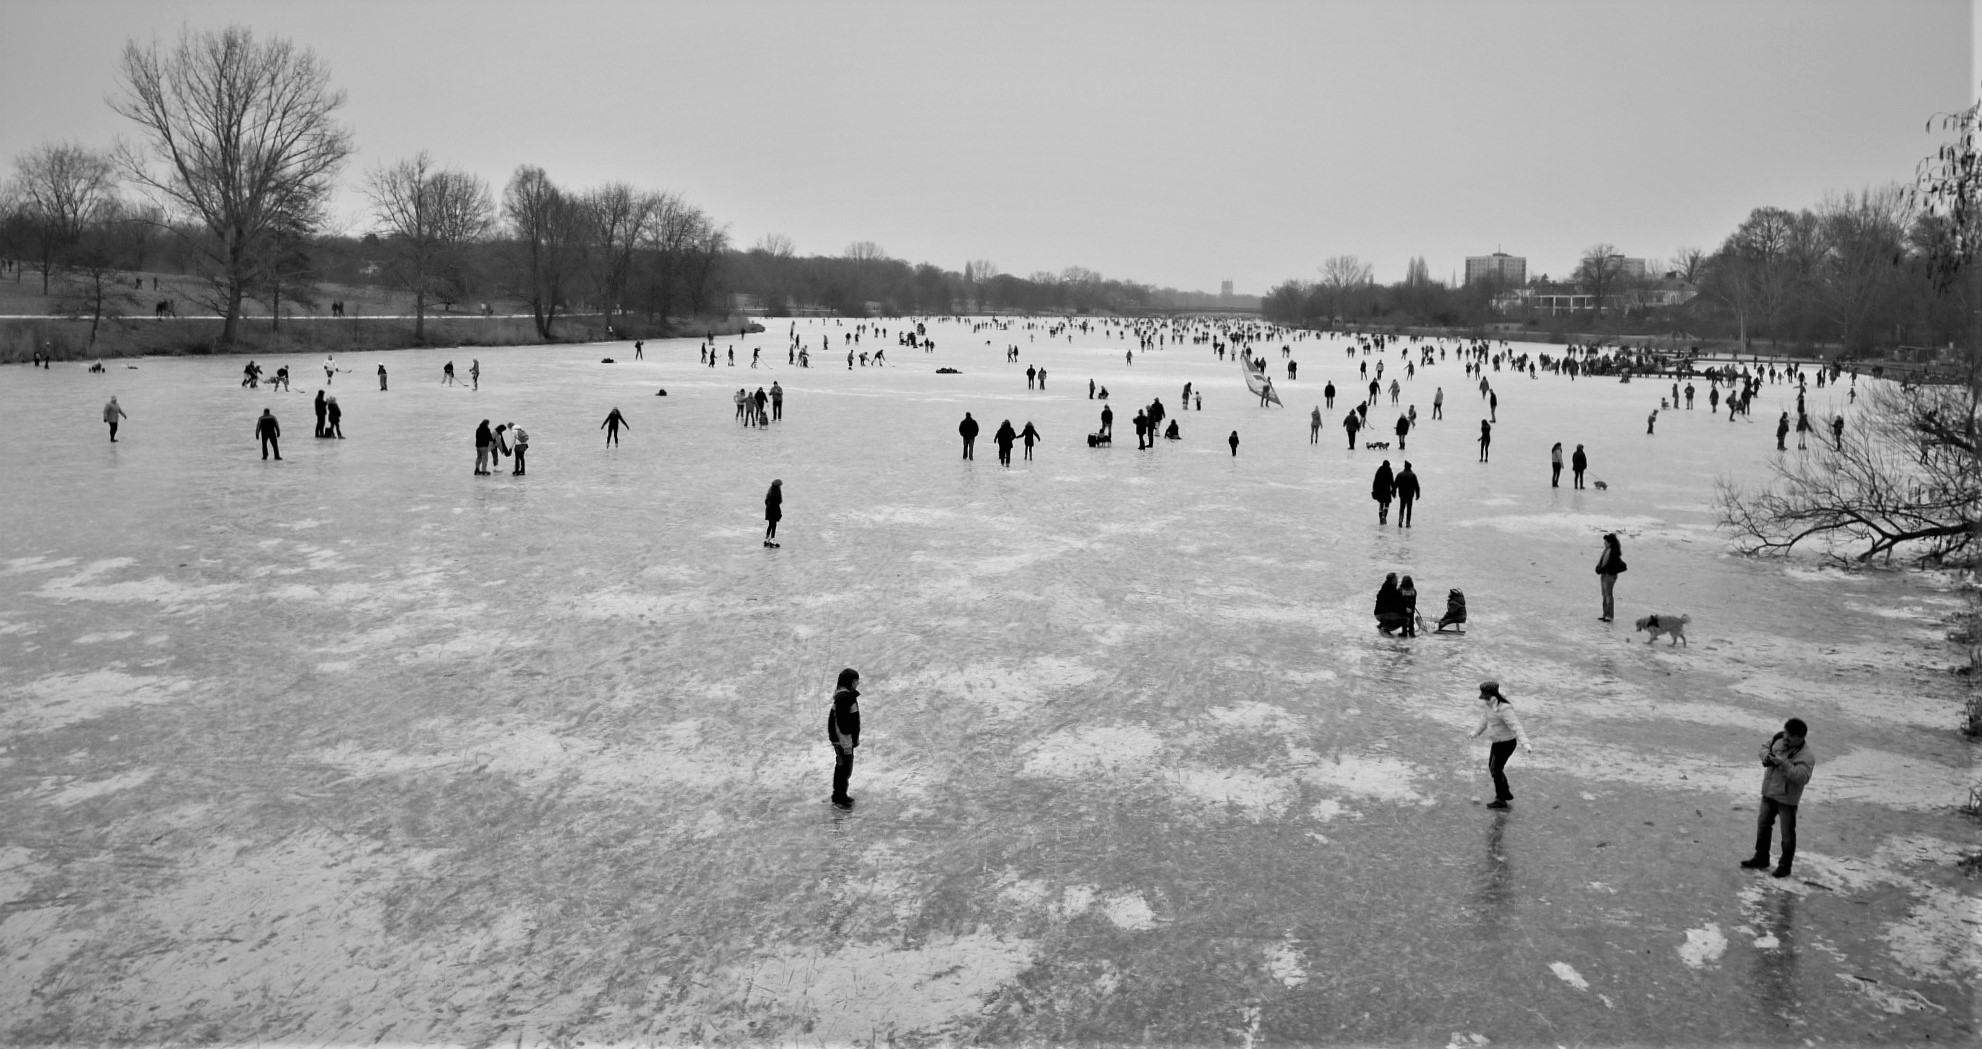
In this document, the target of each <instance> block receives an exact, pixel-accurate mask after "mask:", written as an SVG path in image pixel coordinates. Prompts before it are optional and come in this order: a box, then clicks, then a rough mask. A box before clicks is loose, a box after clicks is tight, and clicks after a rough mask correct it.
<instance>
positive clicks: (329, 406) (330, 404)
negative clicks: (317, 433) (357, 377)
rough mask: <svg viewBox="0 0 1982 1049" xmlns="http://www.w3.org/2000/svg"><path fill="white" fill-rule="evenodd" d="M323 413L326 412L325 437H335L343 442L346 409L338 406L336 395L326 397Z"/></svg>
mask: <svg viewBox="0 0 1982 1049" xmlns="http://www.w3.org/2000/svg"><path fill="white" fill-rule="evenodd" d="M323 411H324V416H323V418H324V422H323V435H324V436H325V437H335V438H337V439H338V440H340V441H341V440H343V439H344V409H342V408H340V407H338V406H337V397H336V395H334V394H331V395H326V396H325V397H324V399H323Z"/></svg>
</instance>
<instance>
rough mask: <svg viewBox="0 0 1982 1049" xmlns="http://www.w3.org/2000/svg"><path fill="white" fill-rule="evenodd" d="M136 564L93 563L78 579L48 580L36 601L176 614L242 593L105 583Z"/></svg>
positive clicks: (144, 582)
mask: <svg viewBox="0 0 1982 1049" xmlns="http://www.w3.org/2000/svg"><path fill="white" fill-rule="evenodd" d="M136 563H137V561H136V560H135V559H133V558H129V557H112V558H107V559H105V560H102V561H93V562H91V563H90V564H88V565H86V566H85V567H84V568H83V570H82V571H80V572H77V573H76V574H74V575H71V576H64V577H62V578H60V579H50V580H48V581H47V582H45V583H43V584H41V586H40V588H38V589H36V590H34V591H33V593H34V595H35V596H36V597H41V598H46V599H48V600H50V601H103V602H111V603H131V602H152V603H156V604H161V605H164V606H166V607H167V608H169V609H174V610H176V609H179V608H182V607H184V606H186V605H191V604H195V603H197V602H200V601H210V600H213V599H215V598H219V597H223V596H225V595H227V594H231V593H233V592H234V591H236V590H238V589H240V584H238V583H213V584H209V585H206V586H199V585H194V584H188V583H175V582H173V581H172V580H170V579H166V578H165V577H163V576H152V577H150V578H149V579H127V580H124V581H122V582H115V583H106V582H102V581H101V580H102V577H103V576H105V575H107V574H109V573H111V572H115V571H117V570H118V569H121V568H128V567H129V566H131V565H134V564H136Z"/></svg>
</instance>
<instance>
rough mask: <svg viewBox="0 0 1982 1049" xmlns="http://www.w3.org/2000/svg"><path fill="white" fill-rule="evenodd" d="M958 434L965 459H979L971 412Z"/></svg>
mask: <svg viewBox="0 0 1982 1049" xmlns="http://www.w3.org/2000/svg"><path fill="white" fill-rule="evenodd" d="M1103 414H1106V413H1105V412H1104V413H1103ZM957 433H958V434H959V435H960V436H962V437H963V457H964V458H966V459H975V458H977V456H976V455H975V454H974V453H975V451H976V449H977V420H976V419H973V418H971V417H970V413H969V412H965V413H963V421H962V422H960V423H958V424H957Z"/></svg>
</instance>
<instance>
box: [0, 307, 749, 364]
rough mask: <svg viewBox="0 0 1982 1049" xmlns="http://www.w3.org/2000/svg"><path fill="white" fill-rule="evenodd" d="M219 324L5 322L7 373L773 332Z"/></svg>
mask: <svg viewBox="0 0 1982 1049" xmlns="http://www.w3.org/2000/svg"><path fill="white" fill-rule="evenodd" d="M221 323H222V322H221V319H220V318H219V317H185V318H178V317H174V318H137V317H119V318H105V319H104V320H103V321H102V322H101V324H100V325H99V327H98V330H97V337H96V341H95V344H94V345H91V343H90V338H89V331H90V325H91V322H90V321H89V320H88V319H87V318H84V319H73V318H67V317H6V318H0V364H26V363H30V362H31V361H32V360H33V358H34V354H35V353H36V352H37V350H39V351H40V352H43V353H45V354H46V355H47V356H48V357H49V358H50V359H51V360H55V361H69V362H82V361H91V360H99V359H100V360H111V359H113V358H117V359H124V358H132V357H204V356H238V355H241V354H260V355H263V356H267V355H271V354H282V353H310V354H314V353H374V352H385V351H390V350H411V349H435V348H448V347H456V346H541V345H560V344H567V343H574V344H575V343H587V342H624V341H628V340H632V339H656V340H658V339H677V338H690V337H694V336H699V335H704V334H715V335H726V336H734V335H740V334H750V333H751V332H752V329H753V328H754V329H755V330H757V331H762V330H763V326H762V325H761V324H760V323H758V322H757V321H754V320H752V319H751V318H749V317H747V316H743V315H731V316H725V317H720V318H715V317H708V318H695V317H685V318H684V317H676V318H669V319H668V320H666V321H660V322H656V321H653V320H651V319H644V318H629V317H625V316H622V317H620V318H617V323H616V324H614V325H613V326H612V328H611V330H610V333H608V329H607V326H606V324H605V323H604V321H603V319H602V317H601V315H599V314H579V315H570V314H567V315H564V316H561V317H559V318H558V320H557V323H556V326H555V327H556V332H557V335H558V337H557V338H556V339H555V340H554V341H552V342H550V343H546V342H545V340H544V339H543V338H541V337H540V336H539V335H538V334H537V328H536V323H535V320H534V318H532V317H531V316H530V315H529V314H527V313H526V314H501V315H497V316H493V317H485V316H482V315H479V314H439V315H435V314H428V315H427V318H426V335H425V338H424V339H422V340H417V341H416V340H415V339H414V337H413V319H412V317H411V316H410V315H408V316H384V317H285V318H283V321H282V327H281V328H280V329H279V330H277V329H275V328H274V327H273V325H272V322H271V320H270V318H268V317H266V316H263V317H244V318H242V319H241V321H240V322H239V324H238V327H237V333H236V337H235V341H234V343H233V344H232V345H231V346H228V347H226V348H220V347H217V346H215V345H214V343H215V340H216V339H218V337H219V335H220V330H221Z"/></svg>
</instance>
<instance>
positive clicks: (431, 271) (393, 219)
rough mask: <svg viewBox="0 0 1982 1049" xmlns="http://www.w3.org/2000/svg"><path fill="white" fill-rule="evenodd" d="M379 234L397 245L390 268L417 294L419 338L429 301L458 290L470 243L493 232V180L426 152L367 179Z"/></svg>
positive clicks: (382, 168)
mask: <svg viewBox="0 0 1982 1049" xmlns="http://www.w3.org/2000/svg"><path fill="white" fill-rule="evenodd" d="M365 195H366V196H368V197H369V198H371V202H372V216H373V218H374V219H375V220H376V221H377V223H378V233H379V234H380V238H381V239H382V240H384V241H385V242H386V243H387V245H388V246H389V247H390V248H391V249H392V255H391V257H390V259H389V261H388V264H387V268H388V272H389V273H390V274H391V275H392V278H393V280H394V281H395V282H396V283H397V284H399V286H400V287H403V288H405V289H407V290H408V291H411V292H412V293H413V340H414V341H415V342H424V341H425V340H426V337H427V300H428V299H429V298H443V297H447V296H450V295H458V292H455V291H443V288H444V286H448V285H453V284H458V283H459V279H460V271H461V269H462V267H463V266H464V265H465V264H466V259H465V252H466V251H467V249H468V247H469V245H471V244H474V243H475V242H477V241H479V240H481V239H483V238H484V237H486V236H488V234H489V230H490V228H491V227H492V226H493V224H494V222H495V203H494V201H493V200H492V199H491V198H490V196H489V186H488V183H486V182H483V181H482V180H481V179H480V178H477V177H476V176H474V175H471V174H469V173H467V172H465V171H456V170H452V169H449V168H441V167H436V166H435V165H434V162H433V158H432V157H430V156H428V155H427V153H426V152H425V151H422V152H420V153H418V154H416V155H414V156H412V157H410V158H408V159H406V160H401V161H399V162H398V163H396V164H393V165H390V166H384V165H381V166H380V167H379V168H378V169H376V170H374V171H373V172H372V173H371V174H370V175H368V176H367V177H366V179H365Z"/></svg>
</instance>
